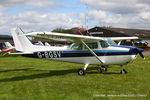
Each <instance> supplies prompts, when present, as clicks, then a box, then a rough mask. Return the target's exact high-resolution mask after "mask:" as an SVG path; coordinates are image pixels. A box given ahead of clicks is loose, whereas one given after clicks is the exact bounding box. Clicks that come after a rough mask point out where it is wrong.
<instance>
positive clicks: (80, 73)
mask: <svg viewBox="0 0 150 100" xmlns="http://www.w3.org/2000/svg"><path fill="white" fill-rule="evenodd" d="M85 74H86V73H85V70H84V69H82V68H81V69H79V70H78V75H80V76H83V75H85Z"/></svg>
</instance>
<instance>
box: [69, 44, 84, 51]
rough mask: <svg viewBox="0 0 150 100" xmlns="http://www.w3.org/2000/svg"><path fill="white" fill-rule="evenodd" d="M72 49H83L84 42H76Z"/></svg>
mask: <svg viewBox="0 0 150 100" xmlns="http://www.w3.org/2000/svg"><path fill="white" fill-rule="evenodd" d="M71 49H72V50H82V44H74V45H73V46H72V47H71Z"/></svg>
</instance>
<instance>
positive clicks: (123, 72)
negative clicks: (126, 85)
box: [120, 69, 128, 74]
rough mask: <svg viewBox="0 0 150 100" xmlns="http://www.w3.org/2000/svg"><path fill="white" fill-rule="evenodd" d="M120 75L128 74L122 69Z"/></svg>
mask: <svg viewBox="0 0 150 100" xmlns="http://www.w3.org/2000/svg"><path fill="white" fill-rule="evenodd" d="M120 73H121V74H127V73H128V72H127V71H126V70H125V69H123V70H121V71H120Z"/></svg>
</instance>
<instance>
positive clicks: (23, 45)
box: [11, 27, 34, 52]
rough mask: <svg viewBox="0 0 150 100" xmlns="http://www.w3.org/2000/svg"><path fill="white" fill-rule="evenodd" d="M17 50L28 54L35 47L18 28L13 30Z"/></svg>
mask: <svg viewBox="0 0 150 100" xmlns="http://www.w3.org/2000/svg"><path fill="white" fill-rule="evenodd" d="M11 33H12V36H13V40H14V44H15V48H16V50H17V51H21V52H28V50H33V49H34V46H33V44H32V43H31V42H30V40H29V39H28V38H27V37H26V36H25V35H24V33H23V31H22V30H21V29H20V28H19V27H17V28H15V29H12V30H11Z"/></svg>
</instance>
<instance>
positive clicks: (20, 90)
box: [0, 56, 150, 100]
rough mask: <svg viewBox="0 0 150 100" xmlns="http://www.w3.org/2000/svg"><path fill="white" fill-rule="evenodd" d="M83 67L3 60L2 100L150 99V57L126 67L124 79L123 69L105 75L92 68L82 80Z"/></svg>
mask: <svg viewBox="0 0 150 100" xmlns="http://www.w3.org/2000/svg"><path fill="white" fill-rule="evenodd" d="M83 66H84V65H82V64H74V63H67V62H60V61H51V60H46V59H35V58H26V57H21V56H18V57H12V56H10V57H9V56H8V57H0V100H99V99H104V100H109V99H110V100H111V99H119V100H122V99H123V100H129V99H139V100H141V99H144V100H145V99H150V56H147V57H146V59H145V60H143V59H142V58H140V57H138V58H137V59H136V60H135V61H134V62H133V63H131V64H129V65H128V67H125V69H126V70H127V71H128V74H124V75H122V74H119V72H120V70H121V68H120V67H117V66H114V67H112V68H109V69H108V72H106V73H103V74H101V73H99V72H98V70H97V69H98V67H97V66H95V65H90V66H89V67H88V69H87V74H86V76H78V75H77V70H78V69H79V68H83ZM111 95H112V96H114V97H112V96H111ZM117 95H118V96H117ZM123 95H124V96H123ZM139 95H144V96H139ZM102 96H104V97H102ZM125 96H127V97H125Z"/></svg>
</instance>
